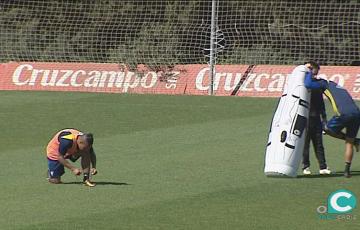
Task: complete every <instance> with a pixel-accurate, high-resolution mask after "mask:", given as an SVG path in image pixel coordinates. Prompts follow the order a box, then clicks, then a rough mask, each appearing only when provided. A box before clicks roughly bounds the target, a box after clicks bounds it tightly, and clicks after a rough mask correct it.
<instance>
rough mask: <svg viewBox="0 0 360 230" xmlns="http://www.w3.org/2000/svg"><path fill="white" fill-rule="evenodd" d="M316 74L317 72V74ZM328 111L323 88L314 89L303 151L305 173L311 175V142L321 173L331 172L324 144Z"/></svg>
mask: <svg viewBox="0 0 360 230" xmlns="http://www.w3.org/2000/svg"><path fill="white" fill-rule="evenodd" d="M315 75H316V74H315ZM326 121H327V119H326V111H325V104H324V99H323V94H322V91H321V90H318V89H317V90H312V91H311V99H310V112H309V124H308V132H307V135H306V138H305V145H304V152H303V174H304V175H310V174H311V170H310V157H309V152H310V142H312V144H313V148H314V152H315V156H316V158H317V160H318V163H319V168H320V169H319V174H320V175H328V174H331V171H330V169H329V168H328V167H327V164H326V159H325V148H324V145H323V137H322V136H323V134H322V132H323V124H326Z"/></svg>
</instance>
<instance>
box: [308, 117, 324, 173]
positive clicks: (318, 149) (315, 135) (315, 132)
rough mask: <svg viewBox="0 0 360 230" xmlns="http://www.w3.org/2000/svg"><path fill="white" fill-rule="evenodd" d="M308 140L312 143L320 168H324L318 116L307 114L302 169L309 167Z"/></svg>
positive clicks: (320, 127)
mask: <svg viewBox="0 0 360 230" xmlns="http://www.w3.org/2000/svg"><path fill="white" fill-rule="evenodd" d="M310 141H312V143H313V147H314V151H315V156H316V158H317V160H318V162H319V166H320V169H326V168H327V165H326V160H325V150H324V145H323V138H322V124H321V120H320V116H309V127H308V132H307V135H306V137H305V145H304V152H303V169H305V168H307V167H310V157H309V152H310Z"/></svg>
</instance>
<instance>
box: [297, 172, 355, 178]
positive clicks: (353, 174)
mask: <svg viewBox="0 0 360 230" xmlns="http://www.w3.org/2000/svg"><path fill="white" fill-rule="evenodd" d="M355 176H360V171H351V177H355ZM329 177H344V171H339V172H336V173H332V174H330V175H320V174H314V175H299V176H298V177H297V178H329Z"/></svg>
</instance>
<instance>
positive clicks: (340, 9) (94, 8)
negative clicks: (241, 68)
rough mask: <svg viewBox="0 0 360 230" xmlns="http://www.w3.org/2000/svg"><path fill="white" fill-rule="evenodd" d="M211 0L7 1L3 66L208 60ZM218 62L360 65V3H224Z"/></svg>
mask: <svg viewBox="0 0 360 230" xmlns="http://www.w3.org/2000/svg"><path fill="white" fill-rule="evenodd" d="M211 10H212V8H211V1H210V0H196V1H192V0H189V1H179V0H171V1H167V0H133V1H130V0H124V1H118V0H77V1H71V0H2V1H1V2H0V50H1V52H0V62H7V61H46V62H100V63H126V64H127V65H129V66H136V65H138V64H145V65H147V66H149V67H151V68H152V69H155V70H156V69H158V68H162V67H164V66H173V65H176V64H189V63H191V64H206V63H208V62H209V53H210V52H209V48H210V46H209V44H210V37H211V36H210V25H211ZM216 10H217V12H216V18H215V20H216V36H215V39H216V41H215V45H216V52H214V55H216V63H220V64H294V63H298V62H303V60H304V59H312V60H318V61H320V62H321V63H322V64H327V65H359V61H360V60H359V59H360V58H359V56H360V48H359V44H360V13H359V12H360V2H359V1H358V0H343V1H337V0H324V1H304V0H300V1H284V0H281V1H277V0H273V1H246V0H237V1H231V0H230V1H217V8H216Z"/></svg>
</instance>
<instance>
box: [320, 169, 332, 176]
mask: <svg viewBox="0 0 360 230" xmlns="http://www.w3.org/2000/svg"><path fill="white" fill-rule="evenodd" d="M319 174H320V175H330V174H331V170H330V169H329V168H326V169H320V170H319Z"/></svg>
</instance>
